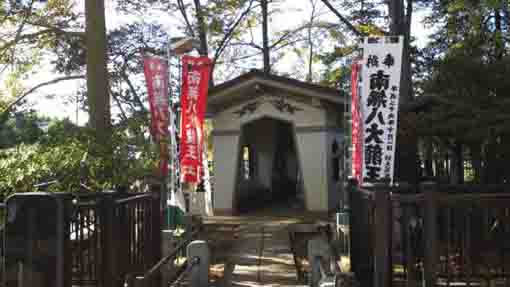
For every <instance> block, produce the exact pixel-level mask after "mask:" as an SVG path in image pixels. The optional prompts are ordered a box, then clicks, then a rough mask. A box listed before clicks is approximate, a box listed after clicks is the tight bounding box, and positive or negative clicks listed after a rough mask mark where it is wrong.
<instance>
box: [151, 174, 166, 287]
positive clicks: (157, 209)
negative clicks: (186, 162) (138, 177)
mask: <svg viewBox="0 0 510 287" xmlns="http://www.w3.org/2000/svg"><path fill="white" fill-rule="evenodd" d="M151 191H152V196H153V199H152V252H151V253H152V254H151V255H152V260H151V265H154V264H156V263H157V262H158V261H159V259H161V254H162V248H163V246H162V241H163V240H162V236H163V235H162V219H163V218H162V212H161V211H162V210H161V199H160V197H161V185H159V184H155V185H152V186H151ZM160 281H161V276H160V274H159V273H158V274H155V275H154V279H153V282H155V283H154V286H159V285H161V283H160Z"/></svg>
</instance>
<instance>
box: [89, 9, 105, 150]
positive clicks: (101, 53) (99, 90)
mask: <svg viewBox="0 0 510 287" xmlns="http://www.w3.org/2000/svg"><path fill="white" fill-rule="evenodd" d="M84 2H85V18H86V29H85V33H86V37H85V39H86V47H87V95H88V100H89V122H90V125H91V127H92V128H93V129H94V130H95V136H96V141H97V144H99V145H102V146H106V145H108V136H109V134H110V125H111V118H110V97H109V87H108V72H107V69H106V53H107V48H106V45H107V42H106V24H105V11H104V0H94V1H84ZM107 150H108V149H107Z"/></svg>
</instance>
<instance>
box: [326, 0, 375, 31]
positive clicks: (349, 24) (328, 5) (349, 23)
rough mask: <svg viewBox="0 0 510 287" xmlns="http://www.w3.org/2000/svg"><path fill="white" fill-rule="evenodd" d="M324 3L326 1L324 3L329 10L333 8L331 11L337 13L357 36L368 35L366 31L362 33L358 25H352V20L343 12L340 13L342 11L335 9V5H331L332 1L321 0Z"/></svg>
mask: <svg viewBox="0 0 510 287" xmlns="http://www.w3.org/2000/svg"><path fill="white" fill-rule="evenodd" d="M321 1H322V3H324V5H326V6H327V7H328V8H329V10H331V12H333V14H335V15H336V16H337V17H338V19H340V21H342V22H343V23H344V24H345V25H346V26H347V27H348V28H349V30H351V31H352V32H353V33H354V34H355V35H356V36H358V37H361V36H366V35H365V33H362V32H360V31H358V29H356V27H354V25H352V23H351V22H349V20H347V19H346V18H345V17H344V16H342V14H340V12H338V10H336V9H335V7H333V5H331V3H329V1H328V0H321Z"/></svg>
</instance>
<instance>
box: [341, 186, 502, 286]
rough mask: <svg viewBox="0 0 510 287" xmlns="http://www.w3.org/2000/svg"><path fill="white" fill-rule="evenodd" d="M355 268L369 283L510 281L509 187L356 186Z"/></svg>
mask: <svg viewBox="0 0 510 287" xmlns="http://www.w3.org/2000/svg"><path fill="white" fill-rule="evenodd" d="M351 210H352V212H351V244H352V259H351V265H352V269H353V271H354V272H355V274H356V275H357V278H358V279H359V280H360V283H361V285H362V286H423V285H424V284H425V285H426V286H454V285H457V286H505V287H508V286H510V240H509V238H510V187H508V186H476V187H475V186H465V185H464V186H435V185H424V186H421V187H420V188H387V187H376V188H374V189H371V190H364V189H359V188H357V189H355V190H353V191H352V192H351Z"/></svg>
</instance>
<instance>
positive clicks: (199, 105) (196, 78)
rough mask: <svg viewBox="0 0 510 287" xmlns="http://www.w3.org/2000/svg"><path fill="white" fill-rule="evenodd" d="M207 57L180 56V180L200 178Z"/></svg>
mask: <svg viewBox="0 0 510 287" xmlns="http://www.w3.org/2000/svg"><path fill="white" fill-rule="evenodd" d="M210 67H211V60H210V59H209V58H207V57H191V56H183V58H182V89H181V144H180V164H181V180H182V182H188V183H198V182H200V179H201V178H202V174H203V170H202V160H203V149H204V144H205V143H204V136H203V131H204V129H203V124H204V117H205V110H206V107H207V92H208V89H209V71H210Z"/></svg>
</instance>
